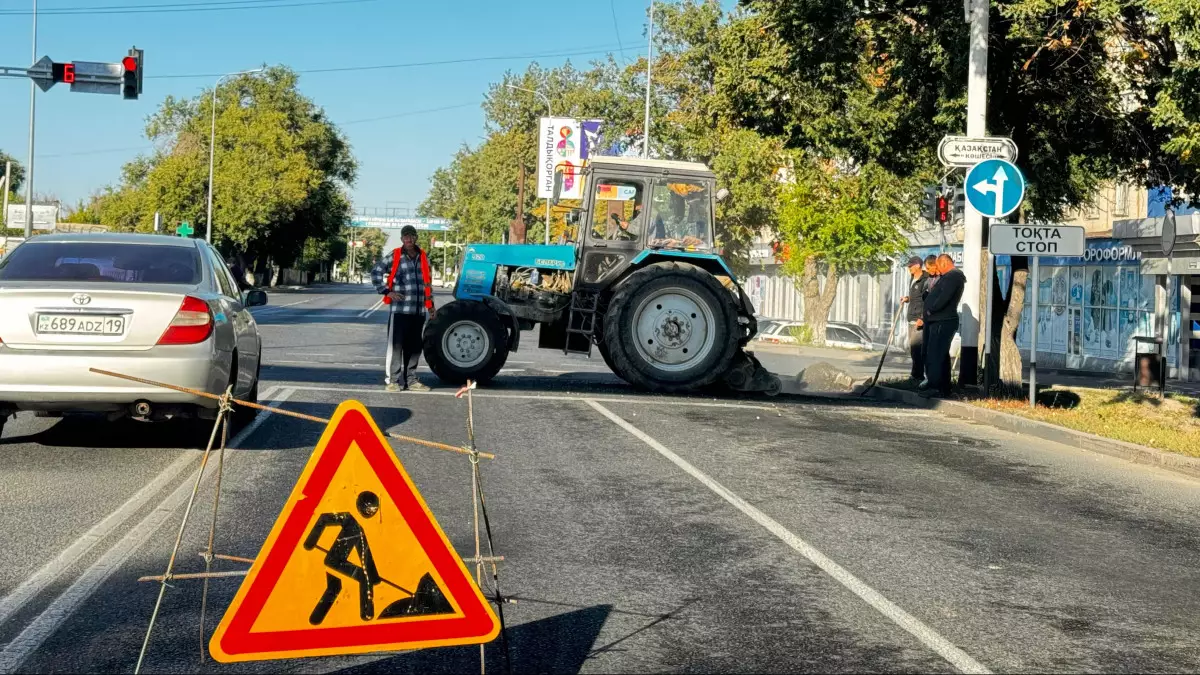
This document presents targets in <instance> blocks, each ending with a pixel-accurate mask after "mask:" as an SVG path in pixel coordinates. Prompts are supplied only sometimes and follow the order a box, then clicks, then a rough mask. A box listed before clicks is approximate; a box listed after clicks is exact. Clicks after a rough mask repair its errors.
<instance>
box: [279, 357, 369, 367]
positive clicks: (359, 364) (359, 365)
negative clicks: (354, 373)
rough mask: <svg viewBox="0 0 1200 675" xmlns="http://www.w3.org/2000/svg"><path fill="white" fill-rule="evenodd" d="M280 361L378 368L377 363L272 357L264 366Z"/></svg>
mask: <svg viewBox="0 0 1200 675" xmlns="http://www.w3.org/2000/svg"><path fill="white" fill-rule="evenodd" d="M278 363H303V364H305V365H308V366H350V367H352V368H378V367H379V364H377V363H345V362H340V361H311V360H309V361H289V360H287V359H271V361H270V363H264V364H263V365H264V366H267V367H268V368H270V367H271V366H273V365H275V364H278Z"/></svg>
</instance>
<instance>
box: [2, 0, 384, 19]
mask: <svg viewBox="0 0 1200 675" xmlns="http://www.w3.org/2000/svg"><path fill="white" fill-rule="evenodd" d="M377 1H378V0H302V1H300V2H296V1H294V0H204V1H203V2H199V3H171V4H159V5H108V6H104V7H58V8H49V9H39V10H38V15H39V16H41V15H54V16H80V15H111V14H177V13H180V12H228V11H236V10H247V9H279V8H286V7H315V6H321V5H351V4H360V3H365V2H377ZM268 3H270V4H268ZM31 14H33V12H32V11H30V10H27V9H19V10H18V9H3V10H0V16H30V15H31Z"/></svg>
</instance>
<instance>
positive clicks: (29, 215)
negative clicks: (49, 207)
mask: <svg viewBox="0 0 1200 675" xmlns="http://www.w3.org/2000/svg"><path fill="white" fill-rule="evenodd" d="M31 51H32V52H33V60H32V61H30V63H37V60H38V55H37V0H33V49H32V50H31ZM36 121H37V85H36V84H34V82H33V80H30V81H29V166H27V167H25V238H26V239H28V238H30V237H32V236H33V131H34V127H35V126H36V125H35V122H36ZM5 217H7V215H6V216H5Z"/></svg>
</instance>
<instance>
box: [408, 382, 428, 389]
mask: <svg viewBox="0 0 1200 675" xmlns="http://www.w3.org/2000/svg"><path fill="white" fill-rule="evenodd" d="M408 390H409V391H429V385H426V384H423V383H422V382H421V381H420V380H413V381H412V382H409V383H408Z"/></svg>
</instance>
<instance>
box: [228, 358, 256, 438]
mask: <svg viewBox="0 0 1200 675" xmlns="http://www.w3.org/2000/svg"><path fill="white" fill-rule="evenodd" d="M261 374H262V362H261V360H260V361H259V364H258V369H257V370H255V371H254V383H253V384H251V385H250V391H249V392H247V393H246V395H245V396H242V397H241V400H243V401H246V402H247V403H258V383H259V376H260V375H261ZM255 417H258V409H257V408H250V407H248V406H244V405H238V404H236V403H235V404H234V406H233V414H232V415H231V417H230V420H229V431H230V435H232V434H235V433H237V432H239V431H241V430H242V429H245V428H246V427H247V426H249V424H250V423H251V422H253V421H254V418H255Z"/></svg>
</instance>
